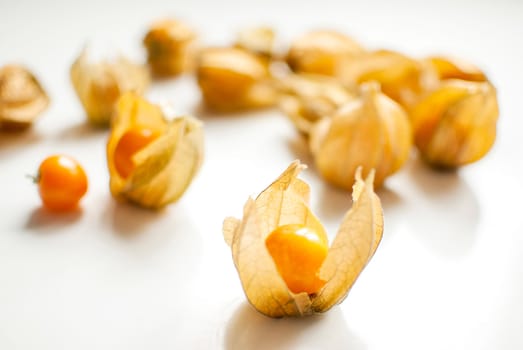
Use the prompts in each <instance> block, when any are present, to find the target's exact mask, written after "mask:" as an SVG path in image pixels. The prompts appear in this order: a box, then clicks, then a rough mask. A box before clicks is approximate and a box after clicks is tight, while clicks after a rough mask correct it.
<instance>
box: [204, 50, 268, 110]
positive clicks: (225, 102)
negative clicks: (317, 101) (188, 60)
mask: <svg viewBox="0 0 523 350" xmlns="http://www.w3.org/2000/svg"><path fill="white" fill-rule="evenodd" d="M196 75H197V79H198V85H199V87H200V91H201V93H202V97H203V100H204V102H205V104H206V105H207V106H208V107H210V108H211V109H214V110H217V111H234V110H243V109H251V108H260V107H267V106H270V105H274V104H275V103H276V100H277V93H276V90H275V87H274V83H273V81H272V78H271V76H270V74H269V68H268V66H267V65H266V64H265V63H264V62H263V61H262V60H261V59H260V58H258V57H257V56H256V55H254V54H252V53H250V52H247V51H245V50H242V49H238V48H208V49H205V50H202V52H201V53H200V56H199V59H198V62H197V67H196Z"/></svg>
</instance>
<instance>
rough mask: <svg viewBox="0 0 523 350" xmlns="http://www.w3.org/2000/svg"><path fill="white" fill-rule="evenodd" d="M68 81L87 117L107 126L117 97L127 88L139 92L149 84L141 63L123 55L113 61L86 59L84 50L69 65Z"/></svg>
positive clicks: (145, 70) (127, 90)
mask: <svg viewBox="0 0 523 350" xmlns="http://www.w3.org/2000/svg"><path fill="white" fill-rule="evenodd" d="M70 75H71V81H72V83H73V86H74V89H75V91H76V94H77V95H78V98H79V99H80V102H81V103H82V105H83V107H84V109H85V112H86V115H87V120H88V121H89V122H90V123H91V124H94V125H97V126H109V124H110V122H111V115H112V113H113V108H114V105H115V103H116V101H117V100H118V98H119V97H120V96H121V95H122V94H124V93H126V92H134V93H136V94H139V95H140V94H142V93H143V92H144V91H145V89H146V88H147V86H148V85H149V74H148V72H147V69H146V68H145V67H144V66H141V65H137V64H134V63H132V62H131V61H129V60H127V59H126V58H124V57H119V58H118V59H117V60H115V61H114V62H109V61H101V62H97V63H91V62H89V58H88V54H87V51H86V50H83V51H82V53H81V54H80V56H79V57H78V58H77V59H76V61H75V62H74V63H73V65H72V66H71V71H70Z"/></svg>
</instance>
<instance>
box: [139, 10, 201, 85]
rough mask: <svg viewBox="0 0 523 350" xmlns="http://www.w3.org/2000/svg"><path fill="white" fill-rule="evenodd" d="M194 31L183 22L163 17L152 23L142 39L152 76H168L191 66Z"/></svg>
mask: <svg viewBox="0 0 523 350" xmlns="http://www.w3.org/2000/svg"><path fill="white" fill-rule="evenodd" d="M196 38H197V35H196V32H195V31H193V29H192V28H190V27H189V26H188V25H186V24H185V23H183V22H181V21H178V20H174V19H165V20H161V21H158V22H155V23H153V25H152V26H151V28H150V29H149V31H148V32H147V34H146V35H145V37H144V39H143V44H144V46H145V48H146V49H147V62H148V64H149V67H150V68H151V71H152V73H153V75H154V76H157V77H170V76H176V75H178V74H180V73H183V72H185V71H188V70H190V69H191V68H193V63H194V60H195V45H194V44H195V40H196Z"/></svg>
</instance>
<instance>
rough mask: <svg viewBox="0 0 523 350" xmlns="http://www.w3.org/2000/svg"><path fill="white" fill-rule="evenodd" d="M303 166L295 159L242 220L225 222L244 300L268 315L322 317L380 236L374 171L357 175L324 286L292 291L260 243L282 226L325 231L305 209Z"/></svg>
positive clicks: (341, 295)
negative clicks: (364, 176)
mask: <svg viewBox="0 0 523 350" xmlns="http://www.w3.org/2000/svg"><path fill="white" fill-rule="evenodd" d="M303 168H304V166H303V165H301V164H300V163H299V161H294V162H293V163H292V164H291V165H290V166H289V167H288V168H287V169H286V170H285V171H284V172H283V174H281V175H280V176H279V177H278V179H276V181H274V182H273V183H272V184H271V185H270V186H269V187H267V188H266V189H265V190H264V191H262V192H261V193H260V194H259V195H258V197H257V198H256V199H252V198H249V200H248V201H247V203H246V204H245V207H244V212H243V218H242V219H241V220H238V219H236V218H226V219H225V221H224V225H223V234H224V238H225V240H226V242H227V243H228V244H229V245H230V246H231V250H232V257H233V261H234V264H235V266H236V269H237V271H238V274H239V277H240V280H241V282H242V286H243V289H244V292H245V295H246V297H247V299H248V300H249V302H250V303H251V304H252V305H253V306H254V308H256V310H258V311H259V312H261V313H263V314H265V315H267V316H270V317H285V316H306V315H311V314H314V313H321V312H325V311H327V310H329V309H330V308H331V307H332V306H334V305H336V304H337V303H340V302H341V301H343V299H344V298H345V296H346V295H347V293H348V292H349V290H350V289H351V287H352V285H353V284H354V282H355V280H356V278H357V277H358V276H359V274H360V273H361V271H362V270H363V268H364V267H365V265H366V264H367V263H368V262H369V260H370V259H371V257H372V256H373V254H374V252H375V250H376V248H377V246H378V244H379V242H380V240H381V237H382V234H383V214H382V208H381V204H380V201H379V198H378V197H377V196H376V194H375V193H374V190H373V173H372V172H371V173H370V174H369V176H368V177H367V179H365V181H364V180H362V178H361V172H360V171H358V172H357V174H356V183H355V185H354V191H353V206H352V208H351V209H350V210H349V211H348V212H347V214H346V215H345V217H344V218H343V221H342V223H341V225H340V228H339V230H338V233H337V235H336V237H335V239H334V241H333V243H332V245H331V247H330V248H329V252H328V255H327V257H326V259H325V261H324V262H323V264H322V266H321V268H320V272H319V277H320V278H321V279H322V280H325V281H326V284H325V285H324V287H322V289H320V290H319V291H318V293H317V294H316V295H308V294H307V293H298V294H295V293H292V292H291V291H290V290H289V289H288V288H287V285H286V284H285V282H284V280H283V279H282V277H281V276H280V275H279V273H278V270H277V268H276V266H275V264H274V261H273V260H272V257H271V256H270V254H269V252H268V251H267V248H266V246H265V239H266V238H267V236H268V235H269V234H270V233H271V232H272V231H273V230H274V229H276V228H277V227H279V226H282V225H286V224H302V225H305V226H308V227H310V228H312V229H313V230H316V231H318V232H321V231H324V229H323V226H322V225H321V223H320V222H319V220H318V219H317V218H316V217H315V216H314V214H313V213H312V212H311V211H310V208H309V204H308V203H309V186H308V185H307V184H306V183H305V182H303V181H302V180H300V179H298V178H297V176H298V174H299V173H300V171H301V170H302V169H303Z"/></svg>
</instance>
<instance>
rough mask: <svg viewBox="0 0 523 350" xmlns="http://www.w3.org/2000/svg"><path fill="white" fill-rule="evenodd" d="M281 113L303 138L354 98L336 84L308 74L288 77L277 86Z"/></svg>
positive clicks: (331, 80)
mask: <svg viewBox="0 0 523 350" xmlns="http://www.w3.org/2000/svg"><path fill="white" fill-rule="evenodd" d="M279 84H280V86H279V88H280V93H281V97H280V103H279V105H280V109H281V110H282V111H283V112H284V113H285V114H286V115H287V116H288V117H289V119H290V120H291V121H292V122H293V124H294V126H295V127H296V128H297V129H298V130H299V131H300V132H301V133H303V134H304V135H309V134H310V132H311V129H312V127H313V125H314V124H315V123H316V122H318V121H319V120H321V119H322V118H329V117H331V116H332V115H333V114H334V112H335V111H336V110H337V109H338V108H339V107H340V106H341V105H343V104H344V103H346V102H348V101H351V100H352V99H354V98H355V94H354V93H353V92H351V91H349V89H347V88H346V87H345V86H343V85H342V84H341V83H340V82H339V81H338V80H336V79H334V78H331V77H327V76H322V75H310V74H290V75H288V76H286V77H284V78H283V79H281V80H280V82H279Z"/></svg>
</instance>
